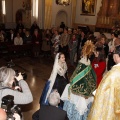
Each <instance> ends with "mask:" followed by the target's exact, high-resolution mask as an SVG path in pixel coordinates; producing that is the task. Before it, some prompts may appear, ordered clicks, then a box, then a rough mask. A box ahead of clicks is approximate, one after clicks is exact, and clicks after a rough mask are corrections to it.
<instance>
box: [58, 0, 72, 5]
mask: <svg viewBox="0 0 120 120" xmlns="http://www.w3.org/2000/svg"><path fill="white" fill-rule="evenodd" d="M56 4H57V5H63V6H68V5H70V0H56Z"/></svg>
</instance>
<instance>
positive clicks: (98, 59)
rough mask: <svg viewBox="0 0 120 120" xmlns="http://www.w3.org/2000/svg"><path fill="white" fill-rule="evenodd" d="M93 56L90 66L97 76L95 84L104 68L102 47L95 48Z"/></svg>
mask: <svg viewBox="0 0 120 120" xmlns="http://www.w3.org/2000/svg"><path fill="white" fill-rule="evenodd" d="M94 54H95V58H94V60H93V62H92V67H93V69H94V71H95V73H96V76H97V86H98V85H99V84H100V82H101V79H102V77H103V73H104V72H105V69H106V61H105V53H104V51H103V49H102V48H96V51H95V52H94Z"/></svg>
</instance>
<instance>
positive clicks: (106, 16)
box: [0, 0, 120, 120]
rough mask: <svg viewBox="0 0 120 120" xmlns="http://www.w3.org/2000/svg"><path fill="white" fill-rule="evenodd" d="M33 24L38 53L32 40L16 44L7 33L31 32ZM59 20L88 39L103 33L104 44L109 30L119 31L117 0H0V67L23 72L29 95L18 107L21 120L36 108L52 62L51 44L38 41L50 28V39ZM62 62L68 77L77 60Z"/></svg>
mask: <svg viewBox="0 0 120 120" xmlns="http://www.w3.org/2000/svg"><path fill="white" fill-rule="evenodd" d="M34 23H35V24H37V27H38V28H39V30H38V32H39V33H38V34H39V39H40V41H39V42H40V46H39V47H40V49H41V50H40V52H38V53H37V52H36V50H38V49H37V47H36V46H34V45H33V44H35V43H34V42H30V41H27V42H26V41H25V40H23V42H22V43H20V44H19V43H18V42H16V43H15V41H14V39H15V36H14V35H13V36H9V35H10V33H11V31H12V32H13V33H15V32H16V33H15V34H16V36H23V35H25V34H26V31H27V32H28V33H29V34H31V35H32V34H34V29H32V25H33V24H34ZM61 23H64V25H65V26H64V28H66V27H67V28H68V30H73V31H74V30H76V31H77V34H81V31H84V32H85V34H86V35H87V36H89V35H88V34H87V33H89V34H92V37H90V36H89V37H88V38H89V39H94V38H95V40H97V38H100V35H101V34H104V35H105V37H106V39H107V43H108V41H110V40H111V39H112V36H111V32H112V31H113V29H117V30H118V31H119V30H120V0H0V67H2V66H6V65H8V64H11V66H12V68H13V69H14V70H19V71H20V72H25V73H26V74H27V79H26V80H25V81H26V82H27V83H28V85H29V87H30V90H31V92H32V95H33V102H32V103H30V104H27V105H22V106H21V107H22V111H23V116H24V120H32V114H33V113H34V112H35V111H37V110H38V109H39V108H40V104H39V100H40V96H41V93H42V90H43V88H44V86H45V83H46V81H47V80H48V79H49V77H50V74H51V72H52V68H53V64H54V52H53V50H52V47H51V44H50V45H49V47H48V46H47V47H46V46H44V47H43V43H44V42H41V41H43V40H44V39H43V38H44V37H43V36H44V35H43V34H44V33H47V30H48V33H49V32H50V31H51V36H50V40H51V39H52V35H53V33H52V32H53V31H54V30H56V29H57V30H58V31H59V33H60V34H62V32H63V31H62V27H61V26H60V25H61ZM64 28H63V30H64ZM20 29H21V30H22V32H20ZM24 30H25V32H24ZM18 34H19V35H18ZM74 34H76V33H75V32H74ZM2 35H3V36H2ZM2 37H3V39H2ZM46 37H47V38H48V37H49V36H46ZM118 37H119V38H120V35H118ZM31 40H32V38H31ZM93 41H94V40H93ZM46 44H49V42H47V43H46ZM33 46H34V47H33ZM46 49H47V50H48V51H47V52H46ZM34 50H35V52H36V53H35V54H34ZM78 59H79V58H78ZM66 62H67V65H68V78H70V76H71V75H72V73H73V71H74V70H75V67H76V64H77V63H75V64H74V65H71V61H70V58H69V56H67V57H66ZM18 97H19V96H18Z"/></svg>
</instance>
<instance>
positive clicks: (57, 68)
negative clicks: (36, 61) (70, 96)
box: [40, 53, 68, 104]
mask: <svg viewBox="0 0 120 120" xmlns="http://www.w3.org/2000/svg"><path fill="white" fill-rule="evenodd" d="M66 74H67V64H66V62H65V55H64V54H63V53H57V55H56V58H55V62H54V66H53V70H52V73H51V76H50V78H49V80H48V81H47V83H46V85H45V87H44V90H43V93H42V96H41V98H40V104H48V100H47V99H48V97H49V94H50V93H51V91H52V90H53V89H56V90H57V91H58V93H59V94H60V96H61V95H62V93H63V90H64V88H65V86H66V85H67V84H68V79H67V75H66Z"/></svg>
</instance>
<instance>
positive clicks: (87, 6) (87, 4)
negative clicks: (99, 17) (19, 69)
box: [81, 0, 97, 15]
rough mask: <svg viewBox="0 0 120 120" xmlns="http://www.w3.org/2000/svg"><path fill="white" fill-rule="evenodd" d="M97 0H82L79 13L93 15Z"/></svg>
mask: <svg viewBox="0 0 120 120" xmlns="http://www.w3.org/2000/svg"><path fill="white" fill-rule="evenodd" d="M96 2H97V0H82V13H81V15H95V11H96Z"/></svg>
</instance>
